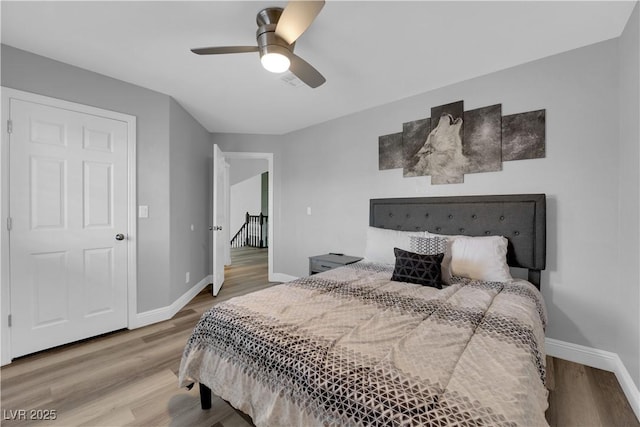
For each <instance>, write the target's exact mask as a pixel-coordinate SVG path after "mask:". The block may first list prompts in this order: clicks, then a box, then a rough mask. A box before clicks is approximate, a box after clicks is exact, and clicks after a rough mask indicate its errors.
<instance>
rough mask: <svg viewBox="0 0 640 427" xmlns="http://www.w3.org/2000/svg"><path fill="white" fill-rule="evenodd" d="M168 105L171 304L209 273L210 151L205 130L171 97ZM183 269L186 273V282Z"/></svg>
mask: <svg viewBox="0 0 640 427" xmlns="http://www.w3.org/2000/svg"><path fill="white" fill-rule="evenodd" d="M170 107H171V108H170V113H171V120H170V126H171V129H170V138H171V144H170V160H171V162H170V165H171V167H170V180H169V181H170V190H171V193H170V196H171V202H170V205H171V211H170V212H171V221H170V223H171V247H170V251H171V256H170V258H169V261H170V265H171V280H170V282H169V287H170V293H169V297H170V299H169V302H170V303H172V302H173V301H175V300H176V299H178V298H179V297H180V296H181V295H182V294H184V293H185V292H186V291H187V290H189V289H191V288H192V287H193V286H194V285H195V284H196V283H198V282H199V281H200V280H202V279H204V278H205V277H206V276H207V275H208V274H209V270H210V266H211V258H210V257H209V246H210V243H209V240H210V237H211V233H210V232H209V224H210V222H211V220H210V215H209V211H210V207H209V200H210V193H211V180H210V179H209V174H210V172H209V170H210V169H211V168H212V165H213V150H212V148H211V141H210V134H209V132H208V131H207V130H206V129H204V128H203V127H202V126H201V125H200V123H198V122H197V121H196V120H195V119H194V118H193V117H191V115H190V114H189V113H187V112H186V111H185V110H184V108H182V106H181V105H180V104H178V103H177V102H176V101H175V100H173V99H171V102H170ZM191 225H193V228H194V229H193V230H191ZM186 272H189V273H190V280H189V281H188V282H187V281H186Z"/></svg>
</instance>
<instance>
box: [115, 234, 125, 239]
mask: <svg viewBox="0 0 640 427" xmlns="http://www.w3.org/2000/svg"><path fill="white" fill-rule="evenodd" d="M116 240H124V234H122V233H118V234H116Z"/></svg>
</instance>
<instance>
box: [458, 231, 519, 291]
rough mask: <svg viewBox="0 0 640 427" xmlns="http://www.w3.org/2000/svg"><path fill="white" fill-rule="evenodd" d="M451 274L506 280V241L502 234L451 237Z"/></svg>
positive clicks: (509, 278) (496, 280)
mask: <svg viewBox="0 0 640 427" xmlns="http://www.w3.org/2000/svg"><path fill="white" fill-rule="evenodd" d="M451 240H452V242H451V275H453V276H461V277H468V278H470V279H476V280H486V281H490V282H508V281H509V280H511V279H512V278H511V273H510V272H509V266H508V265H507V244H508V241H507V239H506V238H504V237H502V236H481V237H469V236H456V237H455V238H454V239H451Z"/></svg>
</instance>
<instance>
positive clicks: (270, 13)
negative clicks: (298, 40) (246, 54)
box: [256, 7, 295, 57]
mask: <svg viewBox="0 0 640 427" xmlns="http://www.w3.org/2000/svg"><path fill="white" fill-rule="evenodd" d="M282 11H283V9H282V8H280V7H268V8H266V9H262V10H261V11H260V12H258V15H257V17H256V23H257V24H258V30H257V31H256V39H257V41H258V48H259V50H260V57H262V56H263V55H265V54H267V53H279V54H281V55H285V56H288V55H289V53H291V52H293V46H294V45H295V43H293V44H291V45H289V44H288V43H287V42H286V41H284V40H283V39H282V38H280V37H278V36H277V35H276V33H275V31H276V27H277V26H278V20H279V19H280V15H282Z"/></svg>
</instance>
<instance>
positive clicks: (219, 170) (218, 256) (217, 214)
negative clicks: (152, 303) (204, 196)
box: [213, 144, 229, 296]
mask: <svg viewBox="0 0 640 427" xmlns="http://www.w3.org/2000/svg"><path fill="white" fill-rule="evenodd" d="M226 164H227V162H226V161H225V158H224V153H223V152H222V151H220V148H219V147H218V145H217V144H213V295H214V296H216V295H218V292H220V288H221V287H222V284H223V283H224V264H225V244H228V243H229V242H228V241H225V235H227V233H224V232H223V226H225V225H226V224H227V218H226V215H227V206H226V203H225V189H226V187H227V179H228V169H227V167H226ZM227 240H228V239H227Z"/></svg>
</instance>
